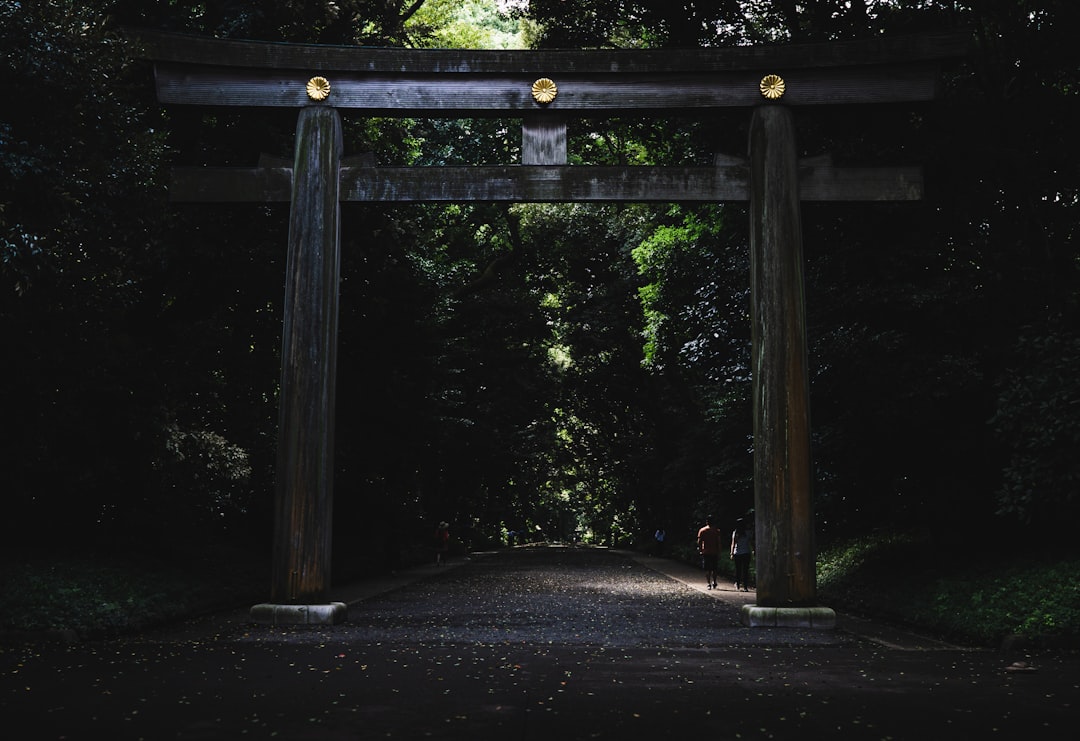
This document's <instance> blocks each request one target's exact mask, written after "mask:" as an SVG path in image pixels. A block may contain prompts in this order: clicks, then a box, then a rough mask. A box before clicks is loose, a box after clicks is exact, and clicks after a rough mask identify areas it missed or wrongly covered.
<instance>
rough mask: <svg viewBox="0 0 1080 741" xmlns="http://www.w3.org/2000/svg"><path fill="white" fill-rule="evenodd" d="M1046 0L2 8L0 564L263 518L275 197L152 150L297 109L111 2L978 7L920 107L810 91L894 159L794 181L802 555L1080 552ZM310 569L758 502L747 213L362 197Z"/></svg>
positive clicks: (846, 36)
mask: <svg viewBox="0 0 1080 741" xmlns="http://www.w3.org/2000/svg"><path fill="white" fill-rule="evenodd" d="M1074 20H1075V10H1074V8H1073V3H1072V2H1071V1H1068V0H1057V1H1054V0H1049V1H1046V2H1026V1H1023V0H1013V1H1011V2H1010V1H1007V0H983V1H980V2H968V3H965V2H937V1H933V0H896V1H892V2H890V1H888V0H880V1H878V0H855V1H850V0H847V1H839V0H837V1H832V0H823V1H821V2H808V3H796V2H789V1H787V0H703V1H702V2H685V3H662V2H657V1H656V0H605V1H604V2H599V1H598V0H463V1H462V0H459V1H456V2H451V0H334V1H330V0H277V1H275V2H265V1H264V0H208V1H206V2H196V1H195V0H154V1H151V0H78V1H77V0H50V1H48V2H24V1H19V0H0V51H2V52H3V56H4V59H5V64H4V65H2V67H0V76H2V80H3V89H4V92H5V95H4V101H3V109H2V114H0V343H2V346H3V358H4V360H3V363H2V364H0V416H2V418H3V420H4V424H3V427H2V429H0V470H2V475H0V485H2V490H3V492H4V505H3V506H4V516H3V518H2V523H3V525H2V527H3V543H4V546H5V550H6V551H8V554H9V555H10V554H14V553H26V552H32V551H39V550H44V551H48V550H50V549H61V550H66V549H85V548H96V549H108V550H111V551H124V552H134V553H150V554H156V555H161V554H168V553H172V552H183V551H186V550H187V549H191V548H193V547H203V546H207V547H209V546H210V545H212V544H215V543H221V542H228V543H231V544H234V545H235V544H243V546H244V547H245V548H249V549H251V550H252V551H253V552H259V553H262V552H266V551H267V550H268V549H269V548H270V543H269V539H270V535H271V532H272V516H273V514H272V502H273V491H274V468H275V450H276V447H275V446H276V435H277V422H278V417H277V414H278V406H277V403H278V385H279V382H280V372H281V360H280V353H281V335H282V306H283V298H284V297H283V276H284V271H285V257H286V237H287V234H288V208H287V206H279V205H275V204H180V203H173V202H170V200H169V198H168V188H167V186H168V178H169V172H170V169H171V168H173V167H176V166H203V165H212V166H226V165H237V166H247V167H250V166H254V165H255V164H256V163H257V162H258V161H259V159H260V157H264V156H270V157H279V158H280V157H290V156H291V152H292V149H293V135H294V131H295V123H296V120H295V115H296V114H295V112H294V111H290V110H284V111H280V110H276V109H260V110H257V111H256V110H248V109H235V110H233V109H230V110H224V109H222V110H216V109H203V108H196V107H186V108H185V107H180V106H173V107H167V106H163V105H161V104H159V103H158V102H157V100H156V97H155V91H154V84H153V70H152V66H151V65H150V64H149V63H148V62H147V61H146V60H144V59H142V58H141V57H140V56H139V53H138V49H137V45H136V44H135V43H134V42H133V40H132V36H131V30H132V29H139V28H144V29H155V30H167V31H175V32H183V33H192V34H199V35H204V36H213V37H219V38H232V39H252V40H262V41H277V42H295V43H320V44H337V45H341V44H344V45H358V46H373V47H408V48H493V49H499V48H532V49H562V48H569V49H683V48H708V47H719V46H731V45H751V44H753V45H772V44H790V43H796V42H799V43H802V42H823V41H839V40H854V39H867V38H873V37H875V36H900V35H904V34H914V33H921V32H939V31H960V32H965V33H970V37H971V48H970V54H969V55H968V56H967V57H965V58H963V59H958V60H955V62H950V63H949V64H947V65H946V66H945V68H944V69H943V71H942V80H941V87H942V90H941V95H940V97H939V98H938V99H937V100H934V101H931V102H928V103H920V104H917V105H904V106H895V105H890V106H878V107H873V106H867V107H860V108H859V109H858V110H853V109H850V108H847V107H844V106H836V107H829V108H828V109H825V108H821V109H807V110H805V111H799V114H798V116H797V118H796V123H797V126H798V143H799V148H800V155H801V156H804V157H814V156H819V155H825V154H828V155H830V156H831V157H832V158H833V159H834V161H836V162H837V163H838V164H860V165H877V164H882V165H920V166H922V167H923V170H924V176H925V184H926V187H925V196H924V198H923V200H921V201H919V202H916V203H873V204H867V203H821V204H804V206H803V211H802V219H803V238H804V252H805V276H806V278H805V279H806V305H807V324H808V326H807V333H808V345H809V347H808V352H809V364H810V383H811V420H812V435H813V464H814V508H815V523H816V528H817V537H818V538H819V543H820V546H821V547H822V548H825V547H827V546H828V545H829V544H830V543H836V542H842V541H844V540H845V539H851V538H854V537H858V536H864V535H868V534H874V533H890V534H902V533H916V534H918V537H919V538H920V539H921V540H920V542H921V543H925V544H926V547H928V548H931V549H933V548H948V549H960V548H963V547H967V546H968V545H970V544H979V545H980V546H982V547H992V548H997V549H1010V548H1017V547H1019V548H1023V549H1027V550H1029V551H1037V552H1038V553H1040V554H1045V556H1046V557H1047V558H1051V559H1052V558H1058V557H1062V556H1071V555H1075V542H1076V541H1075V538H1073V537H1071V533H1070V532H1069V530H1070V529H1071V528H1072V525H1073V523H1074V522H1075V521H1076V518H1077V516H1078V515H1080V455H1078V452H1080V373H1078V372H1077V371H1078V370H1080V331H1078V328H1080V323H1078V318H1080V316H1078V312H1080V305H1078V299H1080V258H1078V254H1077V249H1076V239H1075V237H1076V229H1077V223H1078V214H1080V201H1078V198H1080V196H1078V192H1077V174H1078V173H1080V146H1078V144H1077V137H1076V133H1075V132H1076V131H1077V130H1078V129H1080V105H1078V104H1080V80H1078V76H1080V46H1078V45H1077V44H1076V43H1075V25H1074V23H1073V21H1074ZM748 123H749V115H748V112H747V111H745V110H737V109H733V110H732V111H731V112H728V113H724V114H723V115H722V116H713V117H710V118H709V119H708V120H691V119H689V118H687V119H683V118H677V119H653V118H647V119H646V118H642V119H635V118H630V117H621V118H618V119H615V120H611V119H603V120H599V119H598V120H582V121H573V122H572V124H571V129H570V132H569V140H568V149H569V158H570V162H571V164H596V165H604V164H640V165H664V164H687V163H690V164H702V163H711V162H712V158H713V157H714V155H715V154H716V153H724V154H728V155H734V156H744V155H745V153H746V145H747V142H746V139H747V126H748ZM520 148H521V134H520V126H519V125H518V124H517V122H515V121H507V120H502V119H491V118H488V119H467V120H457V119H454V120H443V119H405V120H398V119H381V118H364V117H359V116H349V117H347V118H346V119H345V151H346V154H347V155H352V154H370V155H372V156H374V158H375V161H376V162H378V163H384V164H393V165H447V164H460V165H464V164H507V163H513V162H515V161H517V158H518V157H519V156H520ZM340 291H341V293H340V300H341V310H340V322H339V345H338V371H337V379H338V380H337V416H336V433H335V434H336V438H335V439H336V450H335V461H336V470H335V482H334V549H335V556H334V560H335V569H336V570H340V573H342V574H350V573H359V572H363V571H368V570H373V569H380V568H390V567H393V566H395V565H397V564H399V563H401V562H402V561H404V560H408V559H409V558H411V557H412V556H411V554H413V553H414V552H415V551H416V550H417V549H421V548H423V547H424V546H425V545H426V544H427V542H428V541H427V539H428V538H429V536H430V532H431V530H432V529H433V528H434V526H435V523H437V522H439V521H447V522H449V523H450V524H451V530H452V532H453V533H454V535H455V538H456V539H457V541H458V543H459V544H460V546H461V547H462V548H467V549H480V548H490V547H494V546H497V545H501V544H505V543H506V540H507V536H508V534H509V533H518V534H520V533H525V534H526V535H525V536H524V537H525V538H526V539H537V540H558V541H571V540H574V541H581V542H584V543H591V544H596V545H609V546H619V547H645V546H646V545H647V543H648V541H649V539H650V537H651V534H652V532H653V531H654V530H655V529H656V528H657V527H664V528H665V529H666V530H667V532H668V534H669V538H671V539H673V540H675V541H676V542H681V541H687V540H689V539H691V538H692V535H693V533H694V532H696V529H697V527H699V526H700V524H701V521H702V519H703V518H704V517H705V516H706V515H712V516H714V517H716V518H718V519H719V520H721V521H732V520H734V518H736V517H738V516H745V515H749V516H752V511H753V506H754V482H753V447H754V440H753V431H752V412H751V405H752V400H751V394H750V390H751V378H750V362H749V360H750V321H749V311H750V307H749V255H748V223H747V209H746V207H745V206H741V205H738V204H711V205H704V206H703V205H700V204H680V203H671V204H663V205H657V204H619V205H614V204H613V205H595V204H594V205H583V204H511V205H507V204H486V203H469V204H449V205H447V204H437V205H413V206H386V205H359V204H350V205H347V206H346V207H345V208H344V210H343V215H342V282H341V286H340Z"/></svg>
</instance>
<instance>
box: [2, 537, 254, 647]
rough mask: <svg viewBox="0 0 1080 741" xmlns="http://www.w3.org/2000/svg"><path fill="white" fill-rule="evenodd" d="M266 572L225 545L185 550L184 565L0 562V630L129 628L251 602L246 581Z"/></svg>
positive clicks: (78, 633) (105, 560) (97, 634)
mask: <svg viewBox="0 0 1080 741" xmlns="http://www.w3.org/2000/svg"><path fill="white" fill-rule="evenodd" d="M218 559H220V561H219V560H218ZM223 561H228V562H229V564H230V567H229V568H228V569H223V568H221V562H223ZM267 578H268V577H267V575H266V574H264V573H263V572H262V569H261V568H260V567H253V566H252V565H251V563H250V558H249V557H248V556H247V555H245V554H243V553H239V552H237V551H235V550H233V549H228V548H214V549H212V550H207V551H203V552H202V553H198V554H190V558H189V561H188V562H187V563H185V564H184V565H183V566H180V565H178V564H176V563H172V564H170V563H166V562H163V561H158V560H155V559H147V558H142V559H140V560H139V561H137V562H136V561H133V560H131V559H129V558H113V557H107V556H101V555H89V554H86V553H83V554H80V555H78V556H51V557H47V558H35V559H30V560H27V561H25V562H21V563H18V564H4V565H2V566H0V585H2V589H0V631H13V632H16V633H19V632H26V633H31V634H48V633H53V634H72V635H73V636H75V637H78V638H84V639H85V638H90V639H98V638H107V637H111V636H116V635H122V634H130V633H133V632H136V631H141V630H146V629H148V628H152V627H155V626H158V625H162V624H164V623H168V622H175V621H177V620H180V619H183V618H187V617H191V616H193V615H198V614H200V613H203V612H206V611H209V610H214V609H223V608H227V607H232V606H234V605H238V604H246V603H249V602H252V601H254V600H256V599H258V598H259V597H260V596H261V594H262V591H263V590H262V589H259V588H258V587H257V586H255V587H253V585H260V584H265V583H267V581H266V580H267Z"/></svg>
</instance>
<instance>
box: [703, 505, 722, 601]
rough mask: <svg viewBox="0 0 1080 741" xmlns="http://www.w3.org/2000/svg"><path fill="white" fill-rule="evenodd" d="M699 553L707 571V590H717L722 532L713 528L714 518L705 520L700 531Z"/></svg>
mask: <svg viewBox="0 0 1080 741" xmlns="http://www.w3.org/2000/svg"><path fill="white" fill-rule="evenodd" d="M697 545H698V552H699V553H701V567H702V568H703V569H705V585H706V589H716V567H717V563H718V562H719V560H720V531H719V530H717V529H716V528H715V527H713V526H712V518H711V517H706V518H705V527H703V528H701V529H700V530H698V534H697Z"/></svg>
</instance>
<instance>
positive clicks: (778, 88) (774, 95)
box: [759, 75, 785, 100]
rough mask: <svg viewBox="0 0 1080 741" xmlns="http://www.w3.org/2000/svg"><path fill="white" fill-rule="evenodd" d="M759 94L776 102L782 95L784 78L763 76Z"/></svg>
mask: <svg viewBox="0 0 1080 741" xmlns="http://www.w3.org/2000/svg"><path fill="white" fill-rule="evenodd" d="M759 87H760V89H761V94H762V95H763V96H765V97H766V98H768V99H769V100H777V99H779V98H780V97H782V96H783V95H784V88H785V85H784V78H783V77H781V76H780V75H765V76H764V77H762V78H761V85H760V86H759Z"/></svg>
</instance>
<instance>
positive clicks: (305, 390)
mask: <svg viewBox="0 0 1080 741" xmlns="http://www.w3.org/2000/svg"><path fill="white" fill-rule="evenodd" d="M341 150H342V137H341V119H340V116H339V114H338V112H337V110H336V109H334V108H330V107H321V106H320V107H315V106H313V107H308V108H304V109H302V110H301V112H300V117H299V121H298V123H297V127H296V153H295V157H294V162H293V174H292V177H293V181H292V207H291V212H290V216H289V252H288V264H287V267H286V270H285V318H284V329H283V332H282V349H281V389H280V398H279V401H278V405H279V406H278V415H279V416H278V460H277V481H276V491H275V522H274V555H273V573H272V580H273V583H272V585H271V599H272V601H274V602H276V603H279V604H298V603H302V602H320V601H325V599H326V597H327V595H328V592H329V589H330V556H331V535H332V531H331V528H332V521H333V483H334V395H335V394H334V391H335V380H336V375H337V322H338V284H339V276H340V271H341V266H340V249H341V242H340V221H341V218H340V204H339V198H338V195H339V194H338V189H339V167H340V160H341Z"/></svg>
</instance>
